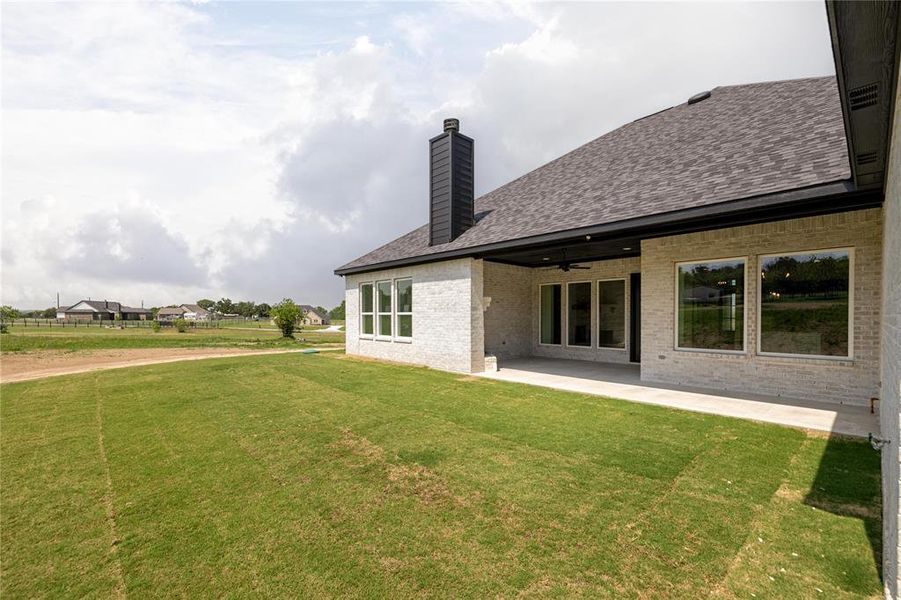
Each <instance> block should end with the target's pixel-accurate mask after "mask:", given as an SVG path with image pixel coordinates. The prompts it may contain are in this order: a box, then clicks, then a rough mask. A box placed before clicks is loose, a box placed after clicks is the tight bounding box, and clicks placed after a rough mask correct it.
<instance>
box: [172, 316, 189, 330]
mask: <svg viewBox="0 0 901 600" xmlns="http://www.w3.org/2000/svg"><path fill="white" fill-rule="evenodd" d="M175 328H176V329H177V330H178V333H185V332H186V331H187V330H188V322H187V321H185V320H184V319H176V321H175Z"/></svg>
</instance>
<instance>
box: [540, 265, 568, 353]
mask: <svg viewBox="0 0 901 600" xmlns="http://www.w3.org/2000/svg"><path fill="white" fill-rule="evenodd" d="M549 285H559V286H560V315H558V318H559V319H560V343H559V344H546V343H544V342H542V341H541V312H542V311H541V288H543V287H546V286H549ZM565 294H566V284H565V283H563V282H562V281H555V282H551V283H540V284H538V345H539V346H546V347H548V348H562V347H563V343H564V341H565V340H566V314H565V313H566V311H565V310H564V307H565V306H566V295H565Z"/></svg>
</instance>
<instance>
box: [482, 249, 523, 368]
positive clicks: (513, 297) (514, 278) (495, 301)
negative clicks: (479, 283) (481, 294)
mask: <svg viewBox="0 0 901 600" xmlns="http://www.w3.org/2000/svg"><path fill="white" fill-rule="evenodd" d="M485 297H487V298H491V303H490V304H489V306H488V308H487V309H486V310H485V353H486V354H493V355H494V356H496V357H498V358H499V359H504V358H515V357H518V356H528V355H529V354H530V353H531V351H532V269H528V268H525V267H515V266H510V265H503V264H499V263H492V262H486V263H485Z"/></svg>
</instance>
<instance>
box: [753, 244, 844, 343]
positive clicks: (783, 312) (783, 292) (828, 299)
mask: <svg viewBox="0 0 901 600" xmlns="http://www.w3.org/2000/svg"><path fill="white" fill-rule="evenodd" d="M851 261H852V252H851V250H849V249H844V250H821V251H813V252H800V253H789V254H779V255H773V256H761V257H760V338H759V342H758V343H759V350H760V352H761V353H771V354H799V355H805V356H830V357H841V358H849V357H850V356H851V330H850V329H851V328H850V326H851V322H852V321H851V306H852V302H851Z"/></svg>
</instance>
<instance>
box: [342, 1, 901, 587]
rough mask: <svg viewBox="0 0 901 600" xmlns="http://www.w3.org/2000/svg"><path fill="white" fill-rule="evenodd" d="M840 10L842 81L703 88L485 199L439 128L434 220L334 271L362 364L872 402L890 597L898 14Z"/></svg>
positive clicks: (456, 142) (894, 541)
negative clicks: (560, 364) (614, 374)
mask: <svg viewBox="0 0 901 600" xmlns="http://www.w3.org/2000/svg"><path fill="white" fill-rule="evenodd" d="M879 7H881V8H879ZM883 9H884V10H883ZM827 13H828V21H829V25H830V29H831V33H832V42H833V50H834V57H835V63H836V73H837V75H836V76H835V77H817V78H809V79H799V80H792V81H775V82H767V83H753V84H748V85H735V86H725V87H717V88H714V89H713V90H710V91H709V92H703V93H699V94H697V95H695V96H692V97H691V98H689V99H687V101H686V102H684V103H682V104H680V105H677V106H674V107H672V108H669V109H666V110H663V111H661V112H658V113H655V114H652V115H649V116H647V117H644V118H641V119H638V120H636V121H634V122H632V123H628V124H626V125H624V126H622V127H620V128H619V129H616V130H614V131H612V132H610V133H607V134H605V135H603V136H601V137H599V138H597V139H595V140H593V141H591V142H588V143H587V144H585V145H584V146H581V147H579V148H577V149H575V150H573V151H572V152H570V153H568V154H566V155H564V156H562V157H560V158H558V159H556V160H553V161H551V162H550V163H548V164H546V165H544V166H541V167H539V168H537V169H535V170H534V171H532V172H530V173H527V174H525V175H523V176H522V177H520V178H518V179H516V180H514V181H512V182H510V183H508V184H506V185H504V186H502V187H500V188H498V189H496V190H494V191H492V192H489V193H487V194H485V195H483V196H481V197H479V198H477V199H476V198H474V182H473V177H474V172H478V168H477V166H476V165H474V154H473V145H474V141H473V140H472V139H471V138H469V137H467V136H465V135H463V134H462V133H460V127H459V122H458V121H457V120H456V119H448V120H445V122H444V128H443V129H444V131H443V132H441V133H440V134H439V135H437V136H435V137H434V138H432V139H431V140H429V159H430V163H429V164H430V173H429V177H430V184H429V196H428V198H426V197H423V200H422V201H423V203H426V202H428V206H429V223H427V224H426V225H423V226H422V227H420V228H418V229H415V230H413V231H411V232H409V233H407V234H406V235H403V236H401V237H400V238H398V239H396V240H393V241H390V242H388V243H387V244H385V245H383V246H381V247H380V248H377V249H375V250H373V251H372V252H370V253H368V254H366V255H364V256H361V257H359V258H357V259H355V260H353V261H351V262H349V263H347V264H345V265H343V266H341V267H339V268H338V269H336V271H335V272H336V274H338V275H341V276H343V277H344V280H345V291H346V296H345V297H346V306H347V321H346V332H347V342H346V348H347V353H348V354H352V355H360V356H368V357H375V358H382V359H388V360H392V361H402V362H408V363H415V364H422V365H428V366H431V367H435V368H439V369H445V370H450V371H457V372H462V373H473V372H480V371H484V370H486V369H492V368H494V365H495V364H497V365H499V366H500V367H501V368H503V365H504V361H505V360H507V359H511V358H514V357H521V356H534V357H549V358H556V359H573V360H580V361H597V362H604V363H622V364H624V365H627V364H633V365H637V368H638V369H640V378H641V379H642V380H643V381H648V382H659V383H663V384H669V385H688V386H694V387H707V388H718V389H729V390H736V391H745V392H754V393H761V394H768V395H772V396H785V397H791V398H799V399H807V400H813V401H821V402H841V403H847V404H852V405H859V406H868V405H869V403H870V402H871V398H880V399H881V401H880V402H879V412H880V421H881V426H882V431H881V434H880V435H881V437H882V438H883V439H884V440H888V441H886V442H885V443H884V445H883V446H882V460H883V498H884V511H885V512H884V518H883V523H884V543H883V548H884V552H883V560H884V568H883V574H884V580H885V586H886V595H887V596H888V597H892V598H895V597H898V593H899V591H898V587H899V586H898V570H899V569H898V548H899V545H898V542H899V540H898V522H899V512H901V506H899V501H898V488H899V480H901V454H899V451H898V446H899V445H901V439H899V420H901V419H899V394H901V334H899V331H901V316H899V314H901V297H899V296H901V266H899V265H901V139H899V138H901V131H899V127H901V126H899V122H901V115H899V103H898V102H897V97H898V92H897V90H898V87H897V86H898V51H899V46H901V44H898V43H897V40H898V13H899V5H898V4H897V3H887V4H884V5H877V4H871V3H839V2H828V3H827Z"/></svg>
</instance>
